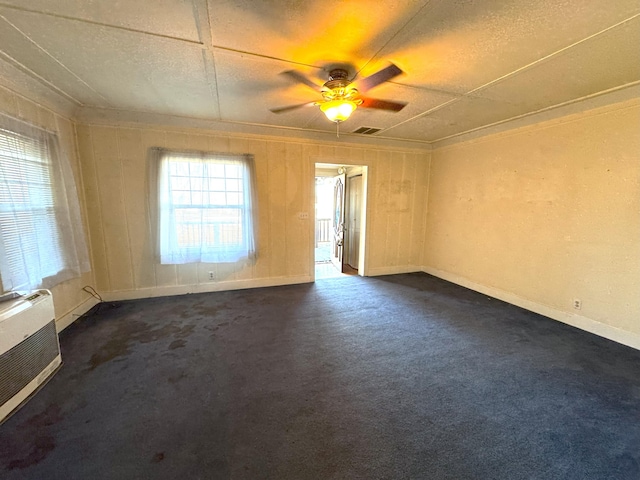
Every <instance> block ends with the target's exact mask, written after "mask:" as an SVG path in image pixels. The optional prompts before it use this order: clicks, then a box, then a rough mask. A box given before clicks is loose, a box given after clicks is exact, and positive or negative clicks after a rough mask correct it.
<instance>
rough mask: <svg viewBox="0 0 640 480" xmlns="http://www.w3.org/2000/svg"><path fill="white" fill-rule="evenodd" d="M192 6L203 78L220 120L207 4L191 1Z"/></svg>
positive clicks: (203, 1)
mask: <svg viewBox="0 0 640 480" xmlns="http://www.w3.org/2000/svg"><path fill="white" fill-rule="evenodd" d="M192 6H193V15H194V20H195V22H196V28H197V29H198V38H199V39H200V42H201V43H202V45H203V46H204V49H203V51H202V61H203V63H204V73H205V78H206V81H207V86H208V87H209V92H210V94H211V96H212V100H213V102H214V104H215V108H216V114H217V117H218V119H220V118H221V111H220V92H219V90H218V74H217V69H216V57H215V55H214V52H213V32H212V30H211V17H210V16H209V2H208V0H193V2H192Z"/></svg>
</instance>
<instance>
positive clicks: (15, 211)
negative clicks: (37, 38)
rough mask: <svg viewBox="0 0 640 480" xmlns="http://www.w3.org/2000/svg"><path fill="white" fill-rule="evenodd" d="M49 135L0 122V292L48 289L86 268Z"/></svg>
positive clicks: (74, 204) (64, 176) (72, 204)
mask: <svg viewBox="0 0 640 480" xmlns="http://www.w3.org/2000/svg"><path fill="white" fill-rule="evenodd" d="M65 162H66V159H65V158H63V157H62V156H61V155H59V154H58V146H57V138H56V136H55V135H54V134H52V133H49V132H45V131H43V130H40V129H37V128H35V127H31V126H27V125H24V124H22V122H20V121H18V120H13V119H9V118H8V117H6V118H5V117H1V118H0V276H1V278H2V290H3V291H10V290H29V289H33V288H39V287H45V288H51V287H52V286H54V285H56V284H57V283H59V282H61V281H64V280H67V279H69V278H73V277H75V276H79V275H80V273H81V272H82V271H87V270H88V269H89V264H88V255H87V249H86V244H85V242H84V233H83V229H82V223H81V220H80V215H79V205H78V199H77V195H76V190H75V184H74V183H73V175H72V173H71V170H70V167H69V166H68V165H67V164H66V163H65Z"/></svg>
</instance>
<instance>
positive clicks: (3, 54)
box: [0, 50, 85, 107]
mask: <svg viewBox="0 0 640 480" xmlns="http://www.w3.org/2000/svg"><path fill="white" fill-rule="evenodd" d="M0 57H2V58H4V59H5V61H6V62H7V63H10V64H11V65H13V66H14V67H16V68H17V69H18V70H20V71H22V72H23V73H25V74H27V75H29V76H30V77H32V78H33V79H34V80H36V81H37V82H40V83H42V84H43V85H44V86H45V87H47V88H49V89H50V90H51V91H53V92H54V93H56V94H58V95H60V96H62V97H64V98H66V99H67V100H69V101H71V102H73V103H75V104H76V105H77V106H79V107H83V106H85V104H83V103H82V102H81V101H80V100H78V99H76V98H74V97H72V96H71V95H69V94H68V93H67V92H65V91H64V90H61V89H60V88H58V87H56V86H55V85H54V84H53V83H51V82H50V81H49V80H47V79H46V78H44V77H42V76H40V75H38V74H37V73H36V72H34V71H33V70H31V69H30V68H29V67H27V66H25V65H23V64H22V63H20V62H19V61H18V60H16V59H15V58H13V57H12V56H11V55H9V54H7V53H6V52H3V51H1V50H0Z"/></svg>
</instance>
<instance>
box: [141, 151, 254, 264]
mask: <svg viewBox="0 0 640 480" xmlns="http://www.w3.org/2000/svg"><path fill="white" fill-rule="evenodd" d="M153 150H154V151H155V155H156V156H157V157H158V158H157V159H154V160H152V162H154V163H155V162H158V177H157V178H158V192H157V194H158V195H157V198H158V204H159V208H158V215H157V217H158V237H159V242H158V243H159V245H158V247H159V252H160V263H164V264H181V263H193V262H211V263H221V262H237V261H239V260H241V259H245V258H248V259H253V258H254V257H255V232H254V230H255V221H254V216H255V206H254V202H253V187H252V184H253V158H252V157H251V156H250V155H226V154H209V153H200V152H171V151H167V150H162V149H153Z"/></svg>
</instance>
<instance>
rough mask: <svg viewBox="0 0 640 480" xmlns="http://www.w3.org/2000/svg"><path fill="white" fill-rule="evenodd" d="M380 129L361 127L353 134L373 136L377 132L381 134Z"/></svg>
mask: <svg viewBox="0 0 640 480" xmlns="http://www.w3.org/2000/svg"><path fill="white" fill-rule="evenodd" d="M379 131H380V129H379V128H373V127H360V128H358V129H357V130H354V131H353V133H361V134H362V135H373V134H374V133H376V132H379Z"/></svg>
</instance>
